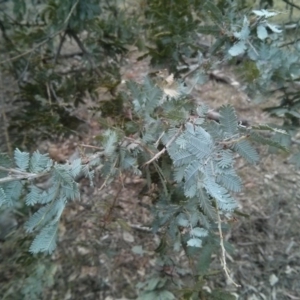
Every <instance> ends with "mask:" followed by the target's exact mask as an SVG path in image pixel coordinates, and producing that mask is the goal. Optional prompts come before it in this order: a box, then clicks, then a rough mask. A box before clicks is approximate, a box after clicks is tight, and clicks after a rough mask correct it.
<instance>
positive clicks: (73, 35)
mask: <svg viewBox="0 0 300 300" xmlns="http://www.w3.org/2000/svg"><path fill="white" fill-rule="evenodd" d="M67 34H68V35H69V36H71V37H72V38H73V39H74V40H75V42H76V44H77V45H78V47H79V48H80V50H81V51H82V52H83V54H84V55H85V56H86V58H87V60H88V61H89V63H90V65H91V67H92V69H93V70H94V71H95V72H96V74H97V75H98V76H99V77H101V73H100V72H99V70H98V69H97V68H96V64H95V62H94V61H93V59H92V57H91V54H90V53H89V52H88V50H87V49H86V48H85V46H84V45H83V43H82V41H81V40H80V38H79V37H78V35H77V34H76V33H75V32H74V31H73V30H70V29H69V30H67Z"/></svg>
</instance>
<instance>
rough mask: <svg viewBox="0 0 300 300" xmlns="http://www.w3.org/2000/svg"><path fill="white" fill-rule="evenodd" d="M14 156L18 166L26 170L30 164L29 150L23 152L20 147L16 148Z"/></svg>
mask: <svg viewBox="0 0 300 300" xmlns="http://www.w3.org/2000/svg"><path fill="white" fill-rule="evenodd" d="M14 158H15V162H16V165H17V167H18V168H19V169H20V170H22V171H26V170H27V169H28V166H29V153H27V152H21V151H20V150H19V149H16V150H15V151H14Z"/></svg>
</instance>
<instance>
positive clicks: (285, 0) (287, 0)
mask: <svg viewBox="0 0 300 300" xmlns="http://www.w3.org/2000/svg"><path fill="white" fill-rule="evenodd" d="M282 1H283V2H285V3H286V4H288V5H290V6H292V7H295V8H297V9H300V6H299V5H297V4H294V3H292V2H290V1H289V0H282Z"/></svg>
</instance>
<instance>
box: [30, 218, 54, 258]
mask: <svg viewBox="0 0 300 300" xmlns="http://www.w3.org/2000/svg"><path fill="white" fill-rule="evenodd" d="M57 231H58V224H57V223H55V224H50V225H48V226H45V227H44V228H43V229H42V230H41V232H40V233H39V234H38V235H37V236H36V237H35V239H34V240H33V242H32V244H31V246H30V249H29V251H30V252H31V253H39V252H44V253H48V254H51V253H52V252H53V251H54V250H55V248H56V236H57Z"/></svg>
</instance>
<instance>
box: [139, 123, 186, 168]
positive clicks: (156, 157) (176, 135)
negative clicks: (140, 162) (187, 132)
mask: <svg viewBox="0 0 300 300" xmlns="http://www.w3.org/2000/svg"><path fill="white" fill-rule="evenodd" d="M181 131H182V125H181V126H180V128H179V130H178V131H177V133H176V134H175V135H174V136H173V137H172V138H171V139H170V140H169V142H168V143H167V144H166V146H165V147H164V148H163V149H162V150H161V151H159V152H158V153H156V154H155V155H154V156H153V157H152V158H151V159H150V160H148V161H147V162H146V163H144V166H146V165H149V164H151V163H152V162H153V161H155V160H157V159H158V158H159V157H161V156H162V155H163V154H164V153H165V152H166V150H167V149H168V147H170V145H171V144H172V143H173V142H174V141H175V140H176V139H177V137H178V136H179V134H180V133H181Z"/></svg>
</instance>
